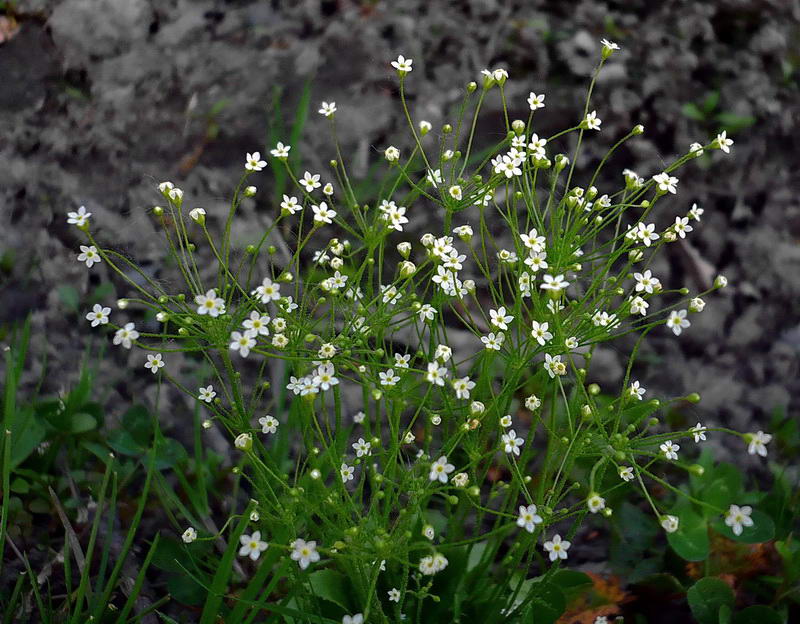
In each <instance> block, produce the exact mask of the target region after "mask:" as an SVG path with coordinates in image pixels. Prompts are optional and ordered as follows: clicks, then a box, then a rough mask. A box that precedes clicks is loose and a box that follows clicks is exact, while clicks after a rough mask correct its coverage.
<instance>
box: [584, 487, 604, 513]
mask: <svg viewBox="0 0 800 624" xmlns="http://www.w3.org/2000/svg"><path fill="white" fill-rule="evenodd" d="M586 506H587V507H588V508H589V511H590V512H592V513H593V514H596V513H597V512H598V511H602V510H603V509H605V508H606V499H605V498H603V497H602V496H600V495H599V494H598V493H597V492H592V493H591V494H589V498H587V499H586Z"/></svg>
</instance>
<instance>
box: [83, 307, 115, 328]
mask: <svg viewBox="0 0 800 624" xmlns="http://www.w3.org/2000/svg"><path fill="white" fill-rule="evenodd" d="M110 314H111V308H104V307H103V306H101V305H100V304H99V303H95V304H94V306H93V307H92V311H91V312H88V313H87V314H86V320H87V321H91V322H92V327H97V326H98V325H106V324H107V323H108V317H109V315H110Z"/></svg>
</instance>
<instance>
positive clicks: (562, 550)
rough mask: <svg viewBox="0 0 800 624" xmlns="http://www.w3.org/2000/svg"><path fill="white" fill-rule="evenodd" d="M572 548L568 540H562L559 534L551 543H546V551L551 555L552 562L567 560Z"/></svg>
mask: <svg viewBox="0 0 800 624" xmlns="http://www.w3.org/2000/svg"><path fill="white" fill-rule="evenodd" d="M570 546H572V544H571V543H570V542H568V541H566V540H562V539H561V536H560V535H559V534H558V533H556V534H555V535H554V536H553V539H552V540H551V541H549V542H545V543H544V549H545V550H546V551H547V552H548V553H550V561H556V560H558V559H566V558H567V551H568V550H569V547H570Z"/></svg>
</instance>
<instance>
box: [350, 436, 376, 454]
mask: <svg viewBox="0 0 800 624" xmlns="http://www.w3.org/2000/svg"><path fill="white" fill-rule="evenodd" d="M352 446H353V450H354V451H355V452H356V457H363V456H364V455H369V454H370V450H371V449H372V444H371V443H369V442H367V441H366V440H365V439H364V438H359V439H358V442H353V444H352Z"/></svg>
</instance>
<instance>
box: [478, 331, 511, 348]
mask: <svg viewBox="0 0 800 624" xmlns="http://www.w3.org/2000/svg"><path fill="white" fill-rule="evenodd" d="M505 339H506V335H505V334H504V333H503V332H497V334H495V333H494V332H490V333H489V334H488V335H486V336H481V342H482V343H483V344H484V347H485V348H487V349H489V350H490V351H499V350H500V348H501V347H502V346H503V342H505Z"/></svg>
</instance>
